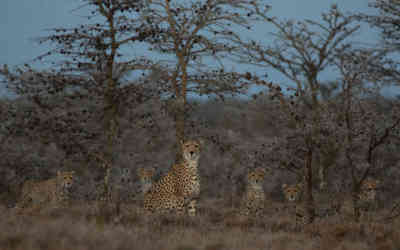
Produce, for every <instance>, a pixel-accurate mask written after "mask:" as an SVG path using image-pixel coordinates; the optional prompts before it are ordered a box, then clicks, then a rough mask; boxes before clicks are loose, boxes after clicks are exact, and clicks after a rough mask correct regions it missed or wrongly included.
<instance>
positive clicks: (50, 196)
mask: <svg viewBox="0 0 400 250" xmlns="http://www.w3.org/2000/svg"><path fill="white" fill-rule="evenodd" d="M74 182H75V171H64V172H62V171H57V176H56V177H54V178H51V179H48V180H45V181H40V182H35V181H33V180H28V181H26V182H25V183H24V185H23V187H22V191H21V201H20V202H19V203H18V204H17V206H16V208H18V209H22V208H26V207H27V206H29V205H30V204H31V205H32V206H34V207H41V205H43V204H46V203H51V204H53V205H55V206H59V205H65V203H66V202H67V201H68V200H69V198H70V194H71V189H72V187H73V185H74Z"/></svg>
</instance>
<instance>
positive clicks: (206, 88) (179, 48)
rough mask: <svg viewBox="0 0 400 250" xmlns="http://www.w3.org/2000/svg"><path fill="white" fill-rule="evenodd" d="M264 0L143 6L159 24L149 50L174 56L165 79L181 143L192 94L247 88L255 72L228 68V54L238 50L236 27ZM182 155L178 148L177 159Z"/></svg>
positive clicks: (247, 24) (156, 1) (165, 0)
mask: <svg viewBox="0 0 400 250" xmlns="http://www.w3.org/2000/svg"><path fill="white" fill-rule="evenodd" d="M261 2H262V1H251V0H238V1H230V0H208V1H170V0H153V1H147V5H146V6H145V8H144V9H143V10H142V11H141V14H142V19H143V20H146V21H147V22H148V23H149V24H151V25H155V26H157V27H160V33H159V36H157V37H156V38H155V39H154V40H151V41H150V43H151V49H152V50H155V51H158V52H161V53H164V54H168V55H170V58H171V56H172V59H171V60H167V62H166V63H165V64H164V68H165V71H164V75H163V78H164V80H165V81H164V84H165V85H166V86H168V90H169V97H170V98H171V99H172V100H173V101H172V103H173V108H172V110H173V116H174V120H175V129H176V137H177V141H178V142H179V141H180V140H182V139H184V138H185V126H187V124H186V122H185V121H186V120H187V116H188V114H189V112H188V108H189V106H188V97H189V96H190V95H192V94H195V95H200V96H202V95H208V96H213V95H214V96H218V97H221V98H223V96H224V95H226V94H231V95H235V94H238V93H243V92H244V91H245V90H246V87H247V86H248V84H249V81H248V80H250V79H251V74H240V73H237V72H227V71H226V70H225V69H224V66H223V64H224V58H225V57H226V56H227V54H229V53H232V51H234V50H236V49H237V48H236V46H235V45H234V44H232V43H231V42H230V41H231V40H232V39H233V38H238V37H240V35H239V31H238V29H239V28H240V27H242V28H246V29H250V28H251V21H252V20H254V18H253V16H252V12H250V8H251V7H253V6H258V4H259V3H261ZM185 124H186V125H185ZM178 151H179V150H178ZM180 157H181V153H180V152H177V156H176V160H177V161H179V159H180Z"/></svg>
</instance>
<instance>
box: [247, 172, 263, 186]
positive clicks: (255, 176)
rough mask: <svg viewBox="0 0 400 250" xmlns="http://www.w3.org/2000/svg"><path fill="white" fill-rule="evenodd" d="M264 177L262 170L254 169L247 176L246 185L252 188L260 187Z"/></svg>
mask: <svg viewBox="0 0 400 250" xmlns="http://www.w3.org/2000/svg"><path fill="white" fill-rule="evenodd" d="M264 177H265V170H264V169H262V168H256V169H255V170H253V171H250V172H249V173H248V174H247V183H248V184H249V185H251V186H253V187H262V183H263V181H264Z"/></svg>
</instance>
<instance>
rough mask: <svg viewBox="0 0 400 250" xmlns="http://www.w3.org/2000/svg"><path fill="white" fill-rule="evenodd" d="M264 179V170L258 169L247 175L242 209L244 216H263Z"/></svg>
mask: <svg viewBox="0 0 400 250" xmlns="http://www.w3.org/2000/svg"><path fill="white" fill-rule="evenodd" d="M264 177H265V170H264V169H262V168H256V169H255V170H253V171H250V172H249V173H248V174H247V178H246V179H247V186H246V193H245V194H244V196H243V199H242V204H241V209H240V212H241V213H242V214H243V215H246V216H248V215H250V214H254V215H256V216H260V215H262V213H263V211H264V203H265V192H264V188H263V181H264Z"/></svg>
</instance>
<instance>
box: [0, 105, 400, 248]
mask: <svg viewBox="0 0 400 250" xmlns="http://www.w3.org/2000/svg"><path fill="white" fill-rule="evenodd" d="M15 102H16V103H18V102H19V101H18V100H17V101H15ZM20 105H22V104H20ZM259 110H263V111H264V112H259ZM265 110H270V111H271V112H265ZM197 113H198V114H199V116H202V117H203V118H204V119H205V120H204V122H205V123H207V124H209V127H208V128H201V129H200V131H199V132H197V134H195V135H202V136H205V137H206V138H213V137H212V136H213V135H219V136H220V138H223V139H224V141H225V142H226V143H229V144H230V145H234V146H233V147H234V148H235V149H236V150H232V151H228V150H223V149H226V147H225V148H224V147H222V148H221V147H218V144H215V143H212V142H211V141H210V140H207V143H206V147H205V149H204V152H203V154H202V158H201V160H200V167H199V168H200V175H201V178H202V179H201V183H202V189H201V197H200V200H199V210H198V215H197V216H196V217H194V218H180V217H175V216H172V215H163V216H149V215H145V214H143V211H142V210H141V207H140V200H136V201H127V202H124V203H123V204H122V205H121V210H120V214H119V215H116V214H115V212H114V211H115V210H113V207H111V208H110V207H107V206H105V207H102V206H99V205H98V204H97V203H96V201H95V198H94V197H95V194H93V193H95V191H94V190H95V187H96V186H98V184H99V183H101V181H102V178H101V176H102V174H104V173H103V172H104V170H103V169H101V168H99V167H98V166H96V165H95V164H83V163H79V162H75V163H74V164H70V165H67V166H65V165H63V164H62V163H61V159H62V158H63V157H64V155H63V153H62V152H61V151H62V150H60V149H58V148H57V146H55V145H54V144H51V143H50V144H43V143H38V142H37V141H29V140H28V139H26V138H25V139H24V138H23V137H20V138H18V137H15V138H14V140H13V141H12V142H11V143H10V144H7V145H4V146H3V153H4V154H5V156H7V157H4V158H3V159H2V160H3V161H4V162H3V168H2V175H1V177H2V185H1V187H2V196H1V202H2V206H1V214H2V216H1V221H0V228H2V230H1V232H0V249H5V250H6V249H24V250H25V249H26V250H29V249H35V250H36V249H60V250H62V249H100V250H101V249H107V250H111V249H176V250H184V249H187V250H189V249H210V250H211V249H215V250H217V249H277V250H280V249H326V250H329V249H377V250H383V249H400V230H399V228H400V219H399V217H398V216H397V217H396V216H395V215H396V214H397V213H398V208H397V209H394V210H393V208H394V207H395V205H396V200H397V198H396V197H399V194H398V192H399V189H398V188H396V187H398V186H399V183H398V179H396V178H393V176H397V174H398V173H397V172H396V171H397V168H390V171H383V172H379V171H377V172H376V173H375V172H374V176H376V177H377V178H379V179H380V180H381V183H383V184H382V185H381V187H380V188H379V190H378V197H379V199H378V210H377V211H376V212H373V213H371V215H372V216H371V217H372V218H371V219H363V220H362V221H361V222H360V223H358V222H353V220H352V219H351V218H350V217H342V216H341V215H336V214H334V213H324V212H323V211H324V209H326V207H327V206H329V201H330V200H331V199H333V197H335V195H337V194H338V192H340V191H339V190H337V189H336V188H337V187H338V183H342V178H344V177H345V172H344V169H345V168H343V166H342V165H341V163H340V161H338V162H337V165H336V166H335V168H330V169H328V171H327V176H328V177H327V179H328V187H327V190H326V191H325V192H322V191H318V185H317V182H316V184H315V189H314V192H315V201H316V204H318V205H317V214H319V217H317V218H316V220H315V221H314V223H313V224H310V225H307V226H305V227H304V228H303V229H301V230H299V229H296V228H294V218H293V216H292V215H290V214H289V213H288V210H287V209H286V205H285V203H284V202H283V195H282V193H281V186H282V184H283V183H295V182H296V178H297V177H296V176H295V175H294V174H293V173H292V172H290V171H287V170H285V169H272V171H269V172H268V173H267V176H266V178H265V182H264V189H265V191H266V196H267V197H266V205H265V211H264V216H263V217H262V218H241V217H237V216H236V211H237V210H236V209H237V207H238V205H239V202H240V196H241V194H242V193H243V189H244V180H243V176H244V174H245V173H246V171H247V169H248V168H249V167H251V166H252V165H253V164H258V163H257V162H255V161H252V160H251V159H249V158H246V157H244V160H243V159H242V156H243V155H246V152H248V151H249V150H251V149H257V145H258V144H257V143H259V142H265V141H268V140H270V139H271V138H272V137H273V136H275V135H279V133H280V132H282V130H281V129H280V128H276V127H274V123H273V115H274V114H273V112H272V110H271V109H270V108H269V106H268V103H265V102H256V101H254V102H253V101H249V102H247V101H230V102H228V103H226V104H225V105H220V104H219V103H215V102H204V103H202V104H200V105H199V106H198V112H197ZM122 120H123V119H122ZM160 120H161V121H162V122H159V123H158V124H159V126H160V128H161V129H158V130H150V131H148V130H146V129H143V130H140V129H138V128H136V129H129V128H126V129H125V135H124V140H123V142H122V144H123V145H122V146H121V147H120V148H119V150H120V152H119V154H120V155H121V157H120V158H119V160H118V161H117V163H116V166H115V168H116V169H118V168H122V167H124V168H128V169H131V170H132V180H133V181H132V183H136V179H137V176H136V175H135V170H136V169H137V168H138V167H146V166H156V167H157V170H158V172H159V173H158V177H159V176H160V175H162V174H163V173H165V171H167V170H168V168H169V166H170V165H171V164H172V162H173V156H174V153H173V152H174V148H173V147H172V146H171V145H173V143H172V142H173V140H174V135H173V133H165V131H170V130H169V128H170V126H171V121H170V120H168V119H160ZM121 124H122V126H123V125H124V122H123V121H122V122H121ZM157 131H159V132H157ZM163 131H164V132H163ZM149 138H152V139H151V140H152V141H153V143H148V141H149ZM151 140H150V141H151ZM124 143H125V144H124ZM245 149H246V150H245ZM240 152H242V153H240ZM132 153H133V154H134V157H133V158H130V157H128V156H129V155H130V154H132ZM241 154H243V155H241ZM391 157H392V158H391ZM6 159H7V160H6ZM386 159H387V161H385V162H382V165H383V167H384V166H385V165H389V164H393V161H395V160H396V159H397V158H396V157H395V156H390V155H388V156H387V158H386ZM390 159H392V160H390ZM266 165H268V164H266ZM271 165H272V164H271ZM62 168H65V169H73V170H75V171H76V172H77V176H78V179H77V185H76V189H75V193H74V197H73V201H72V204H71V206H70V207H67V208H53V209H52V208H43V209H40V210H35V209H32V210H27V211H25V213H23V214H19V213H17V211H16V210H15V209H13V206H14V205H15V202H16V201H17V200H18V190H19V188H20V186H21V185H22V183H23V182H24V181H25V180H26V179H32V178H33V179H39V180H43V179H46V178H49V177H51V176H54V175H55V173H56V171H57V170H58V169H62ZM340 176H341V177H340ZM158 177H156V179H157V178H158ZM127 188H128V190H127V191H128V192H132V193H137V189H138V187H137V186H136V185H135V184H132V185H131V186H129V185H128V186H127ZM340 190H343V189H340ZM96 204H97V205H96ZM392 215H393V218H390V216H392Z"/></svg>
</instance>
